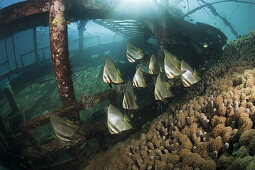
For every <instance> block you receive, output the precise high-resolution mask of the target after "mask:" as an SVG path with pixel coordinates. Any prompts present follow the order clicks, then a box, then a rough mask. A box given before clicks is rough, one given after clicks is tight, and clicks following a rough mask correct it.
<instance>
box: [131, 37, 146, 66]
mask: <svg viewBox="0 0 255 170" xmlns="http://www.w3.org/2000/svg"><path fill="white" fill-rule="evenodd" d="M126 56H127V59H128V61H129V62H131V63H134V62H136V60H140V59H142V58H143V57H144V56H145V53H144V52H143V51H142V50H141V49H138V48H136V47H135V46H134V45H133V44H131V43H130V42H128V43H127V51H126Z"/></svg>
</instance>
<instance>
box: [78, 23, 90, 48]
mask: <svg viewBox="0 0 255 170" xmlns="http://www.w3.org/2000/svg"><path fill="white" fill-rule="evenodd" d="M87 23H88V20H80V23H79V25H78V30H79V50H82V49H83V46H84V35H83V32H84V31H86V28H85V26H86V24H87Z"/></svg>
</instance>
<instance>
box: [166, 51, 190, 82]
mask: <svg viewBox="0 0 255 170" xmlns="http://www.w3.org/2000/svg"><path fill="white" fill-rule="evenodd" d="M164 54H165V58H164V69H165V73H166V76H167V77H168V78H169V79H173V78H175V77H177V76H179V75H181V74H182V73H184V72H185V71H183V70H181V69H180V68H179V67H180V66H179V60H178V59H177V58H176V57H174V56H173V55H172V54H171V53H170V52H168V51H167V50H164Z"/></svg>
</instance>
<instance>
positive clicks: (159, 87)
mask: <svg viewBox="0 0 255 170" xmlns="http://www.w3.org/2000/svg"><path fill="white" fill-rule="evenodd" d="M163 76H165V75H163V74H161V73H159V75H158V77H157V80H156V84H155V90H154V96H155V100H161V101H164V102H165V101H166V100H165V99H166V98H169V97H172V96H173V94H172V92H171V91H170V84H169V83H168V82H167V81H166V80H165V79H166V78H165V79H164V77H163Z"/></svg>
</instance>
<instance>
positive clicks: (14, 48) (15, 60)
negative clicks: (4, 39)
mask: <svg viewBox="0 0 255 170" xmlns="http://www.w3.org/2000/svg"><path fill="white" fill-rule="evenodd" d="M12 48H13V57H14V62H15V66H16V70H17V72H18V74H19V73H20V72H19V65H18V62H17V57H16V47H15V40H14V34H13V35H12Z"/></svg>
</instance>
